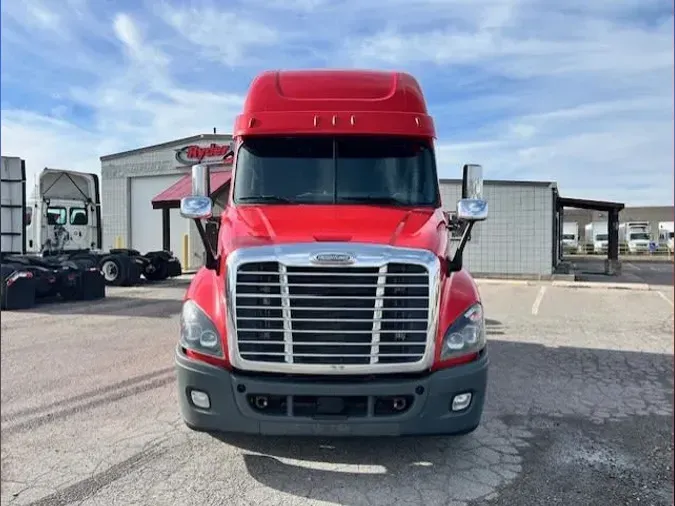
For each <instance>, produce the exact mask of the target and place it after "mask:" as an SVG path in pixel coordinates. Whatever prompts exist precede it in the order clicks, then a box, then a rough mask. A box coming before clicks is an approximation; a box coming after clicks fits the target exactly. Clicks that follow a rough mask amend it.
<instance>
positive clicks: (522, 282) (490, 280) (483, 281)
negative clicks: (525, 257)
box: [475, 278, 547, 286]
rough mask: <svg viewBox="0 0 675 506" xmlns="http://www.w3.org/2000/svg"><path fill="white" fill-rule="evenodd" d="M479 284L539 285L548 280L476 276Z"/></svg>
mask: <svg viewBox="0 0 675 506" xmlns="http://www.w3.org/2000/svg"><path fill="white" fill-rule="evenodd" d="M475 280H476V283H477V284H479V285H521V286H522V285H537V284H540V283H547V281H535V280H530V279H495V278H475Z"/></svg>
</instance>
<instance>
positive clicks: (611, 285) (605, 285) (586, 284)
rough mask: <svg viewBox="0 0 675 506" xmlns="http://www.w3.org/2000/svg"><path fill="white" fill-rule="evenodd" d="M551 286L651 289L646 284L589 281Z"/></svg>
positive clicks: (561, 282) (554, 282)
mask: <svg viewBox="0 0 675 506" xmlns="http://www.w3.org/2000/svg"><path fill="white" fill-rule="evenodd" d="M551 285H552V286H560V287H565V288H596V289H598V288H601V289H604V290H608V289H609V290H638V291H648V290H652V287H651V286H650V285H648V284H646V283H592V282H589V281H553V282H551Z"/></svg>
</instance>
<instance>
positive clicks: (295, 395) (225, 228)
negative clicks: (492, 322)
mask: <svg viewBox="0 0 675 506" xmlns="http://www.w3.org/2000/svg"><path fill="white" fill-rule="evenodd" d="M434 138H435V130H434V123H433V120H432V118H431V116H429V115H428V113H427V107H426V104H425V99H424V96H423V94H422V90H421V88H420V86H419V84H418V81H417V80H416V79H415V78H414V77H413V76H411V75H409V74H406V73H399V72H378V71H337V70H323V71H311V70H305V71H278V72H265V73H262V74H261V75H259V76H258V77H256V78H255V79H254V80H253V82H252V84H251V86H250V89H249V91H248V95H247V98H246V100H245V102H244V110H243V112H242V113H241V115H239V116H238V117H237V119H236V122H235V127H234V141H233V147H234V151H235V163H234V169H233V170H234V175H233V184H232V188H231V190H230V191H231V193H230V196H229V205H228V207H227V208H226V209H225V210H224V211H223V213H222V216H221V220H220V223H219V224H214V223H213V222H210V223H209V222H208V221H207V220H208V218H209V217H210V216H211V214H212V206H213V203H212V201H211V200H210V198H209V197H208V195H209V188H208V184H209V175H208V167H206V166H201V165H197V166H194V167H193V169H192V170H193V172H192V182H193V189H192V195H191V196H190V197H187V198H185V199H183V200H182V201H181V214H182V215H183V216H184V217H186V218H190V219H194V220H195V223H196V225H197V229H198V230H199V232H200V235H201V236H202V238H203V242H204V246H205V249H206V252H207V255H206V262H205V265H204V266H203V267H202V268H200V269H199V271H198V272H197V273H196V275H195V277H194V279H193V280H192V283H191V284H190V286H189V288H188V290H187V293H186V295H185V300H184V304H183V307H182V311H181V325H180V337H179V342H178V344H177V347H176V352H175V364H176V371H177V379H178V381H177V385H178V398H179V404H180V411H181V413H182V417H183V419H184V421H185V422H186V424H187V425H188V426H189V427H191V428H193V429H195V430H202V431H229V432H247V433H256V434H304V435H333V436H348V435H352V436H353V435H369V436H374V435H400V434H462V433H467V432H471V431H473V430H474V429H475V428H476V427H477V426H478V425H479V423H480V420H481V416H482V412H483V403H484V399H485V391H486V381H487V370H488V351H487V345H486V332H485V318H484V309H483V305H482V301H481V298H480V294H479V292H478V289H477V287H476V284H475V282H474V280H473V279H472V277H471V275H470V274H469V272H468V271H467V269H466V267H465V266H464V264H463V260H462V259H463V251H464V248H465V246H466V244H467V238H468V234H470V232H471V229H472V227H473V225H474V223H475V222H476V221H480V220H484V219H485V218H486V217H487V209H488V208H487V203H486V201H485V200H483V197H482V192H483V190H482V188H483V180H482V168H481V167H480V166H479V165H465V166H464V167H463V185H462V186H463V191H462V199H461V200H460V201H459V202H458V204H457V209H456V213H455V214H452V215H451V214H450V213H445V212H444V211H443V210H442V208H441V196H440V191H439V183H438V176H437V168H436V161H435V154H434ZM450 216H452V217H453V218H452V219H450ZM209 227H212V229H211V233H209V230H208V228H209ZM213 227H218V230H216V231H215V233H214V230H213ZM452 231H455V232H457V231H461V237H462V239H461V240H460V241H458V242H457V243H455V242H451V241H450V240H449V234H450V233H451V232H452ZM213 237H215V238H216V239H215V240H212V239H211V238H213ZM455 244H457V245H455Z"/></svg>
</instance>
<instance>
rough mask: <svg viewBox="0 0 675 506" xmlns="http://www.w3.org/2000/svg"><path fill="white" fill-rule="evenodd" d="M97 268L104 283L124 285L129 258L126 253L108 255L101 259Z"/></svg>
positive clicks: (127, 272) (128, 268)
mask: <svg viewBox="0 0 675 506" xmlns="http://www.w3.org/2000/svg"><path fill="white" fill-rule="evenodd" d="M99 268H100V269H101V272H102V273H103V278H104V280H105V284H106V285H113V286H124V285H125V284H126V283H127V282H128V280H129V271H130V269H131V258H130V257H129V256H127V255H108V256H105V257H103V258H102V259H101V263H100V264H99Z"/></svg>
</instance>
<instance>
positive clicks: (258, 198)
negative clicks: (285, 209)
mask: <svg viewBox="0 0 675 506" xmlns="http://www.w3.org/2000/svg"><path fill="white" fill-rule="evenodd" d="M237 200H238V201H239V202H278V203H280V204H293V201H292V200H290V199H287V198H286V197H279V196H278V195H249V196H247V197H239V198H238V199H237Z"/></svg>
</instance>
